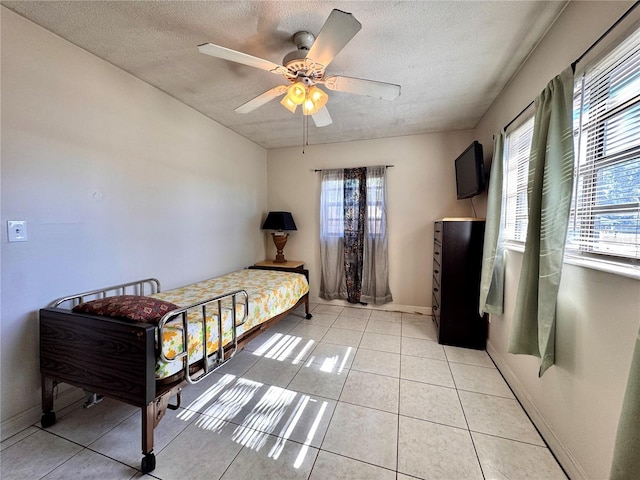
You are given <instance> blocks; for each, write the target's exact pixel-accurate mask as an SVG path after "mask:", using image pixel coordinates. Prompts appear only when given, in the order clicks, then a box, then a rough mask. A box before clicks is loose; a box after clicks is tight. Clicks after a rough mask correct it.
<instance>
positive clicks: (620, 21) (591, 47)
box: [571, 1, 640, 72]
mask: <svg viewBox="0 0 640 480" xmlns="http://www.w3.org/2000/svg"><path fill="white" fill-rule="evenodd" d="M639 3H640V1H637V2H635V3H634V4H633V5H631V7H629V10H627V11H626V12H624V14H623V15H622V16H621V17H620V18H619V19H618V20H616V22H615V23H614V24H613V25H611V26H610V27H609V28H608V29H607V31H606V32H604V33H603V34H602V35H600V37H599V38H598V39H597V40H596V41H595V42H593V43H592V44H591V46H590V47H589V48H587V49H586V50H585V51H584V53H583V54H582V55H580V56H579V57H578V58H577V59H576V61H575V62H573V63H572V64H571V68H572V69H573V71H574V72H575V71H576V65H577V64H578V62H579V61H580V60H582V59H583V58H584V57H586V56H587V55H588V54H589V52H590V51H591V50H593V49H594V48H595V47H596V45H598V44H599V43H600V42H601V41H602V40H603V39H604V38H605V37H606V36H607V35H609V34H610V33H611V31H612V30H613V29H614V28H616V27H617V26H618V25H620V23H622V21H623V20H624V19H625V18H627V17H628V16H629V14H630V13H631V12H633V10H634V9H635V8H636V7H637V6H638V4H639Z"/></svg>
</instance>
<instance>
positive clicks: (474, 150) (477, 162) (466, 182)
mask: <svg viewBox="0 0 640 480" xmlns="http://www.w3.org/2000/svg"><path fill="white" fill-rule="evenodd" d="M455 169H456V189H457V195H458V199H459V200H460V199H463V198H471V197H475V196H476V195H478V194H480V193H482V192H483V191H484V188H485V181H484V180H485V179H484V160H483V158H482V145H481V144H480V143H478V142H477V141H474V142H473V143H472V144H471V145H469V147H468V148H467V149H466V150H465V151H464V152H462V153H461V154H460V156H459V157H458V158H456V160H455Z"/></svg>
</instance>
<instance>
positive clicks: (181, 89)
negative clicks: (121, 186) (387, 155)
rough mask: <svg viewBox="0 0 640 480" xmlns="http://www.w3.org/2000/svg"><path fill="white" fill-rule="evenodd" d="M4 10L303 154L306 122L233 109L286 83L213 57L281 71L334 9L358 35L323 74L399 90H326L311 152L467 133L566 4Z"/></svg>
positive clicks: (250, 133)
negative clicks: (251, 59) (231, 55)
mask: <svg viewBox="0 0 640 480" xmlns="http://www.w3.org/2000/svg"><path fill="white" fill-rule="evenodd" d="M0 3H2V5H4V6H6V7H7V8H9V9H11V10H13V11H15V12H17V13H18V14H20V15H22V16H24V17H26V18H28V19H30V20H32V21H33V22H35V23H37V24H39V25H41V26H43V27H44V28H46V29H48V30H50V31H52V32H54V33H56V34H57V35H59V36H61V37H62V38H65V39H66V40H68V41H70V42H71V43H74V44H76V45H78V46H80V47H82V48H83V49H85V50H87V51H89V52H91V53H93V54H95V55H97V56H98V57H101V58H103V59H105V60H106V61H108V62H110V63H112V64H114V65H116V66H118V67H120V68H122V69H123V70H125V71H127V72H129V73H131V74H132V75H134V76H136V77H138V78H140V79H142V80H143V81H145V82H147V83H149V84H151V85H154V86H155V87H157V88H159V89H160V90H162V91H164V92H166V93H167V94H169V95H171V96H172V97H175V98H176V99H178V100H180V101H181V102H184V103H185V104H187V105H190V106H191V107H193V108H194V109H196V110H198V111H199V112H202V113H203V114H204V115H206V116H208V117H210V118H212V119H213V120H216V121H217V122H219V123H221V124H223V125H225V126H227V127H228V128H230V129H231V130H233V131H235V132H237V133H239V134H240V135H243V136H244V137H247V138H249V139H251V140H253V141H254V142H256V143H258V144H259V145H262V146H264V147H266V148H279V147H288V146H298V145H301V143H302V134H303V121H302V114H301V113H296V114H291V113H290V112H289V111H288V110H285V109H284V108H283V107H282V106H281V105H280V103H279V102H278V101H277V100H275V101H272V102H270V103H268V104H267V105H265V106H263V107H261V108H259V109H258V110H256V111H254V112H252V113H250V114H238V113H235V112H234V109H235V108H236V107H238V106H240V105H241V104H243V103H245V102H246V101H248V100H250V99H252V98H253V97H255V96H257V95H259V94H261V93H263V92H264V91H266V90H268V89H270V88H272V87H274V86H276V85H279V84H283V83H284V81H283V78H282V77H281V76H279V75H275V74H272V73H270V72H266V71H263V70H258V69H255V68H252V67H248V66H245V65H240V64H236V63H232V62H228V61H226V60H221V59H217V58H213V57H210V56H207V55H203V54H201V53H199V52H198V50H197V48H196V47H197V45H200V44H202V43H214V44H217V45H222V46H225V47H227V48H231V49H233V50H238V51H241V52H244V53H248V54H251V55H254V56H256V57H260V58H264V59H267V60H270V61H272V62H274V63H278V64H281V63H282V58H283V57H284V55H285V54H287V53H288V52H290V51H291V50H295V46H294V44H293V43H292V36H293V34H294V33H296V32H297V31H301V30H308V31H310V32H311V33H313V34H316V35H317V33H318V32H319V31H320V28H321V27H322V25H323V24H324V21H325V20H326V18H327V16H328V15H329V13H330V12H331V10H332V9H333V8H338V9H340V10H343V11H346V12H350V13H353V15H354V16H355V18H356V19H357V20H358V21H359V22H360V23H361V24H362V30H360V32H359V33H358V34H357V35H356V36H355V37H354V38H353V40H352V41H351V42H350V43H349V44H348V45H347V46H346V47H345V48H344V49H343V50H342V52H340V53H339V54H338V55H337V56H336V58H335V59H334V61H333V62H332V63H331V64H330V65H329V67H328V68H327V74H328V75H346V76H351V77H358V78H366V79H372V80H378V81H382V82H388V83H395V84H399V85H401V86H402V93H401V95H400V97H398V98H397V99H396V100H394V101H386V100H379V99H373V98H369V97H365V96H360V95H351V94H347V93H342V92H331V91H329V92H328V93H329V97H330V98H329V102H328V104H327V108H328V109H329V111H330V113H331V116H332V118H333V124H332V125H329V126H327V127H323V128H317V127H315V126H314V125H313V122H309V143H311V144H319V143H334V142H342V141H352V140H365V139H371V138H381V137H393V136H400V135H413V134H421V133H429V132H436V131H448V130H461V129H470V128H474V127H475V126H476V125H477V123H478V122H479V121H480V119H481V118H482V116H483V115H484V113H485V112H486V111H487V109H488V108H489V107H490V106H491V104H492V103H493V101H494V100H495V98H496V97H497V95H498V94H499V93H500V91H501V90H502V89H503V88H504V86H505V85H506V84H507V82H508V81H509V79H510V78H511V77H512V76H513V75H514V73H515V72H516V71H517V70H518V68H519V67H520V65H521V64H522V63H523V62H524V60H525V59H526V57H527V55H528V54H529V53H530V52H531V50H532V49H533V47H535V45H536V44H537V43H538V41H539V40H540V39H541V38H542V36H543V35H544V33H545V32H546V31H547V30H548V28H549V27H550V26H551V24H552V23H553V21H554V20H555V18H556V17H557V15H558V14H559V13H560V12H561V11H562V9H563V8H564V6H565V5H566V2H564V1H558V2H547V1H544V2H540V1H518V2H515V1H499V2H486V1H470V2H466V1H435V2H432V1H353V2H321V1H229V2H226V1H208V2H191V1H166V2H163V1H158V2H156V1H132V2H128V1H88V2H85V1H64V2H58V1H44V2H41V1H28V2H27V1H19V2H13V1H2V2H0Z"/></svg>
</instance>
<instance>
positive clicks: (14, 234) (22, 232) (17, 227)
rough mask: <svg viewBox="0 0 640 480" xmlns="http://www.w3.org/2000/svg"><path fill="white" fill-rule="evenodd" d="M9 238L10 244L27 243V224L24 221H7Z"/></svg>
mask: <svg viewBox="0 0 640 480" xmlns="http://www.w3.org/2000/svg"><path fill="white" fill-rule="evenodd" d="M7 237H8V239H9V241H10V242H26V241H27V238H28V237H27V222H26V221H24V220H8V221H7Z"/></svg>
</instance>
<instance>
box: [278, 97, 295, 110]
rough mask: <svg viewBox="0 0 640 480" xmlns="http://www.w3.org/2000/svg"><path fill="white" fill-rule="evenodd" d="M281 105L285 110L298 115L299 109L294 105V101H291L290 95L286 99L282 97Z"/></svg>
mask: <svg viewBox="0 0 640 480" xmlns="http://www.w3.org/2000/svg"><path fill="white" fill-rule="evenodd" d="M280 104H281V105H282V106H283V107H284V108H286V109H287V110H289V111H290V112H291V113H296V108H298V105H296V104H295V103H293V101H291V99H290V98H289V96H288V95H285V96H284V97H282V100H280Z"/></svg>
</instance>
